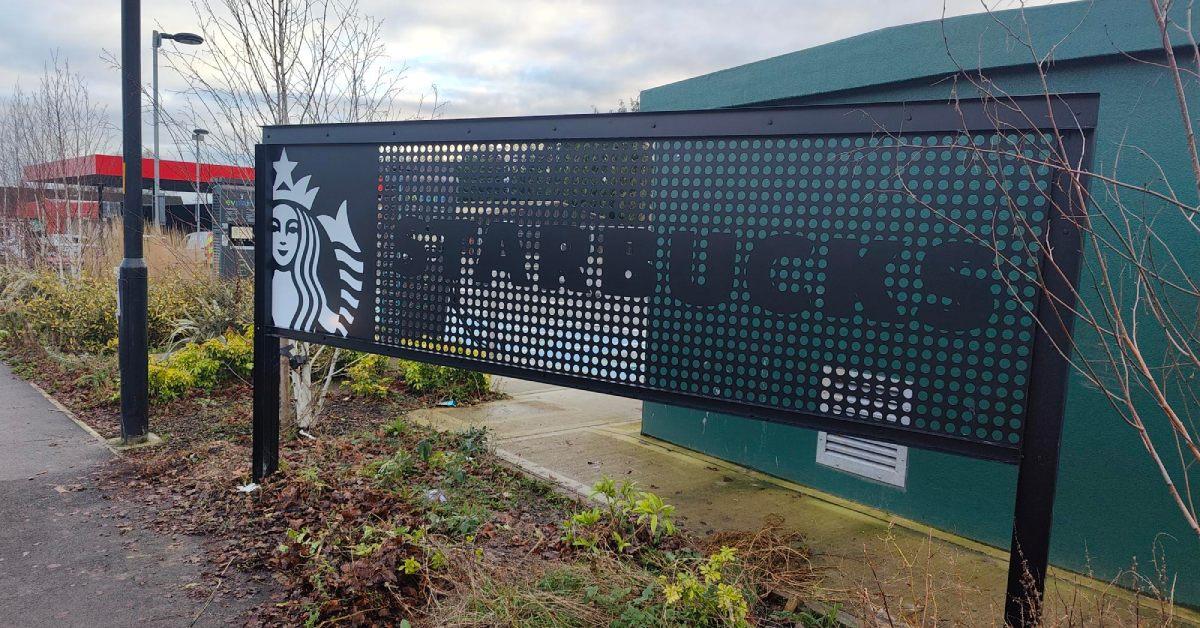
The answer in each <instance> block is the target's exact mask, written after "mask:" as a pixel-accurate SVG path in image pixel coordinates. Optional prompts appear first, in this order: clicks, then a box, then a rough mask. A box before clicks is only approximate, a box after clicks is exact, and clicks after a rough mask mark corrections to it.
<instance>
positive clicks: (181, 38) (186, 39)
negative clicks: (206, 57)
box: [151, 31, 204, 227]
mask: <svg viewBox="0 0 1200 628" xmlns="http://www.w3.org/2000/svg"><path fill="white" fill-rule="evenodd" d="M164 39H170V40H172V41H175V42H177V43H181V44H187V45H189V46H197V45H200V44H202V43H204V38H203V37H201V36H199V35H197V34H195V33H174V34H171V33H160V32H158V31H154V35H153V37H152V38H151V44H152V45H151V48H153V50H154V53H153V65H154V71H153V74H154V78H153V83H154V88H153V92H154V95H153V99H154V103H153V105H152V106H153V109H154V196H153V198H154V223H155V224H157V225H158V226H160V227H162V226H164V225H165V224H166V222H167V216H166V213H167V212H166V207H165V206H163V207H160V205H165V203H162V202H161V201H163V200H165V199H162V198H160V197H159V194H160V191H159V187H158V49H159V48H162V42H163V40H164Z"/></svg>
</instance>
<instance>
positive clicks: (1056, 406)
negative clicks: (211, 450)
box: [253, 94, 1099, 624]
mask: <svg viewBox="0 0 1200 628" xmlns="http://www.w3.org/2000/svg"><path fill="white" fill-rule="evenodd" d="M1098 106H1099V99H1098V97H1097V96H1095V95H1088V94H1071V95H1056V96H1052V97H1046V96H1032V97H1016V98H1010V99H1006V100H1004V101H997V100H962V101H956V102H951V103H948V102H901V103H879V104H862V105H837V106H800V107H795V106H790V107H763V108H739V109H724V110H704V111H686V112H665V113H630V114H591V115H568V116H533V117H514V118H483V119H461V120H431V121H430V120H427V121H406V122H379V123H360V124H328V125H297V126H274V127H266V128H265V129H264V131H263V143H262V144H260V145H258V146H257V147H256V152H255V168H256V176H255V187H256V190H255V198H256V212H257V214H256V216H257V219H256V221H255V227H254V228H255V242H256V252H255V367H254V460H253V475H254V477H255V478H256V479H262V478H265V477H267V476H269V475H271V474H272V473H274V472H275V470H276V469H277V466H278V438H279V436H278V432H279V420H278V417H279V407H280V376H281V358H280V341H281V340H282V339H292V340H299V341H308V342H315V343H320V344H326V345H331V346H335V347H341V348H345V349H352V350H356V351H363V352H368V353H377V354H383V355H388V356H392V357H399V358H404V359H410V360H416V361H422V362H428V363H434V364H439V365H444V366H452V367H460V368H467V369H474V370H487V371H488V372H491V373H494V374H498V375H506V376H512V377H517V378H524V379H531V380H535V381H540V382H544V383H549V384H554V385H561V386H566V387H571V388H577V389H585V390H591V391H594V392H600V393H605V394H613V395H619V396H625V397H632V398H635V399H640V400H643V401H652V402H660V403H667V404H672V405H680V406H686V407H692V408H697V409H701V410H707V411H716V412H723V413H729V414H735V415H740V416H746V417H748V418H753V419H760V420H767V421H774V422H780V423H785V424H789V425H794V426H797V427H804V428H810V429H821V430H827V431H832V432H836V433H844V434H850V435H855V436H862V437H867V438H874V439H879V440H883V441H888V442H892V443H896V444H900V445H908V446H914V447H919V448H925V449H932V450H937V451H943V452H948V453H953V454H957V455H964V456H968V457H972V458H980V459H989V460H996V461H1000V462H1005V463H1009V464H1017V465H1019V473H1018V482H1017V496H1016V504H1015V517H1014V531H1013V544H1012V554H1011V557H1012V558H1013V560H1010V571H1009V593H1008V601H1007V604H1006V620H1007V621H1008V622H1009V623H1012V624H1026V623H1030V622H1033V621H1036V614H1037V609H1036V600H1037V599H1038V597H1040V593H1041V591H1042V588H1043V586H1044V578H1045V572H1046V565H1047V562H1048V558H1049V533H1050V525H1051V521H1052V510H1053V503H1054V491H1055V486H1056V480H1057V469H1058V457H1059V456H1058V454H1059V443H1060V437H1061V431H1062V417H1063V409H1064V404H1065V395H1066V382H1067V376H1068V370H1069V361H1068V360H1067V359H1066V358H1065V357H1064V352H1069V351H1070V347H1071V346H1072V345H1071V341H1072V339H1071V327H1072V324H1073V316H1072V315H1071V311H1072V308H1073V307H1074V303H1075V295H1076V290H1077V289H1076V285H1077V282H1078V274H1079V266H1080V263H1081V257H1082V239H1081V234H1080V230H1079V227H1078V224H1077V220H1076V219H1074V218H1073V217H1075V216H1080V215H1082V214H1083V212H1084V211H1086V208H1085V207H1084V206H1083V205H1084V199H1083V198H1081V197H1079V195H1077V194H1075V193H1073V191H1076V190H1078V189H1079V188H1078V182H1075V181H1072V180H1071V177H1079V176H1081V175H1080V172H1086V171H1087V169H1088V166H1089V165H1090V155H1091V153H1092V151H1091V142H1092V135H1093V130H1094V128H1095V126H1096V121H1097V116H1098ZM997 131H1004V132H1008V131H1017V132H1022V131H1041V132H1053V133H1055V134H1056V139H1058V140H1060V141H1061V143H1062V144H1061V147H1060V148H1061V149H1062V150H1064V151H1065V153H1066V156H1067V158H1068V159H1069V160H1070V161H1071V163H1075V164H1078V167H1077V168H1075V169H1074V171H1073V172H1072V171H1067V170H1055V171H1054V172H1053V179H1052V184H1051V190H1050V196H1051V198H1050V202H1051V207H1052V208H1056V209H1052V210H1051V211H1050V212H1049V213H1050V217H1049V224H1048V226H1047V228H1046V230H1045V233H1044V236H1043V253H1042V261H1043V264H1044V262H1045V260H1046V257H1047V254H1046V253H1045V251H1047V250H1052V251H1054V258H1053V259H1054V266H1055V268H1056V271H1057V272H1045V273H1044V274H1043V277H1042V279H1043V281H1044V291H1043V293H1042V294H1041V296H1040V297H1039V300H1038V306H1037V310H1036V319H1037V324H1036V331H1035V332H1034V338H1033V345H1032V346H1033V353H1032V359H1031V366H1030V372H1029V388H1028V392H1027V394H1028V401H1027V413H1026V419H1025V425H1024V433H1023V437H1022V440H1021V443H1020V446H1019V448H1016V449H1005V448H1000V447H994V446H989V445H984V444H980V443H977V442H973V441H969V440H959V439H954V438H945V437H942V436H940V435H937V434H932V435H931V434H926V433H920V432H914V431H909V430H907V429H904V428H900V427H893V426H889V425H886V424H868V423H860V422H851V421H843V420H836V419H830V418H829V417H827V416H819V415H811V414H806V413H803V412H798V411H791V410H788V411H783V410H772V409H769V408H764V407H762V406H747V405H744V404H741V403H737V402H731V401H722V400H716V399H712V398H708V397H697V396H692V395H688V394H684V393H678V392H669V391H663V390H655V389H650V388H645V387H641V386H636V385H629V384H621V383H614V382H609V381H598V380H594V379H587V378H581V377H576V376H568V375H560V374H556V373H549V372H545V371H536V370H528V369H524V368H517V367H510V366H503V365H496V364H490V363H489V364H481V362H480V361H477V360H472V359H469V358H463V357H459V356H455V355H436V354H432V353H429V352H425V351H415V350H410V349H404V348H400V347H396V346H384V345H380V344H376V343H372V342H367V341H363V340H360V339H354V338H346V337H341V336H336V335H330V334H318V333H309V332H299V331H295V330H291V329H284V328H280V327H276V326H273V325H272V323H271V319H270V311H271V310H270V308H271V303H272V301H271V279H270V269H271V268H272V254H271V251H270V247H268V246H264V243H268V242H271V216H270V213H269V212H270V211H271V207H272V201H271V195H272V189H271V185H270V184H269V181H270V180H271V179H270V173H271V171H272V164H271V162H270V154H271V149H273V148H274V147H277V146H293V145H306V146H315V145H322V146H329V145H357V144H380V143H396V142H435V141H436V142H487V141H512V142H520V141H553V140H585V139H586V140H596V139H637V140H650V139H671V138H697V137H699V138H703V137H706V136H707V137H718V136H719V137H738V136H745V137H750V136H754V137H763V136H776V135H778V136H797V135H809V134H814V135H815V134H892V135H902V134H910V133H930V132H945V133H961V132H967V133H974V132H978V133H996V132H997ZM1017 558H1019V560H1017ZM1031 584H1032V585H1033V587H1034V589H1035V590H1034V591H1032V592H1031V591H1030V586H1029V585H1031Z"/></svg>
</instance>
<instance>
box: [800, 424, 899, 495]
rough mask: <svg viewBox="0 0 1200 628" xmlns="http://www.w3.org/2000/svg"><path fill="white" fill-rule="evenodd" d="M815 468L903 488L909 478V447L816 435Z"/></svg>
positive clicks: (855, 438)
mask: <svg viewBox="0 0 1200 628" xmlns="http://www.w3.org/2000/svg"><path fill="white" fill-rule="evenodd" d="M817 464H823V465H825V466H828V467H833V468H834V469H838V470H841V471H845V472H847V473H853V474H854V475H859V476H862V477H865V478H869V479H872V480H875V481H877V482H883V483H884V484H890V485H892V486H898V487H900V488H904V484H905V481H906V479H907V478H908V447H904V446H901V445H892V444H890V443H881V442H879V441H874V440H867V439H865V438H858V437H856V436H842V435H840V434H830V433H828V432H819V433H818V434H817Z"/></svg>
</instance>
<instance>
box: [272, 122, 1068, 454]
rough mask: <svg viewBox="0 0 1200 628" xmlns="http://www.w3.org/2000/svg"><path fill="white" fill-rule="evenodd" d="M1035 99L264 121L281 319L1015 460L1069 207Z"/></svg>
mask: <svg viewBox="0 0 1200 628" xmlns="http://www.w3.org/2000/svg"><path fill="white" fill-rule="evenodd" d="M1075 104H1077V103H1072V102H1071V101H1070V100H1069V99H1068V100H1065V101H1062V102H1061V103H1060V106H1061V109H1062V111H1060V112H1059V114H1060V115H1061V116H1062V118H1061V119H1062V120H1071V122H1072V124H1079V122H1078V121H1079V119H1080V118H1079V115H1078V114H1079V112H1078V111H1073V110H1072V108H1073V107H1074V108H1076V109H1078V108H1079V107H1075ZM1043 109H1044V111H1043V114H1044V115H1043V117H1042V118H1041V119H1036V118H1034V119H1031V118H1029V116H1028V115H1027V114H1028V112H1027V111H1026V112H1023V113H1022V115H1020V116H1016V115H1013V114H1012V113H1011V112H1007V111H1004V110H1003V108H994V109H989V108H988V107H987V106H986V105H983V104H978V105H971V106H968V107H967V108H965V109H964V108H963V107H962V106H959V107H957V108H956V107H952V106H950V105H944V104H928V103H925V104H915V105H913V104H910V105H883V106H870V107H866V108H863V107H844V108H840V107H835V108H778V109H762V110H741V111H733V110H731V111H721V112H690V113H678V114H641V115H634V114H623V115H616V116H563V117H550V118H516V119H486V120H463V121H454V120H451V121H444V122H443V121H434V122H408V123H394V124H391V123H389V124H379V125H337V126H324V127H279V128H272V129H268V130H267V131H266V133H265V136H264V137H265V143H266V146H264V147H263V149H262V151H261V152H260V176H263V177H265V181H269V182H270V187H269V189H267V188H266V186H261V187H260V189H263V190H264V191H263V192H262V193H263V194H266V195H268V198H265V199H262V200H261V202H260V207H264V208H268V209H269V211H270V216H269V217H263V219H265V222H266V224H267V225H270V228H269V231H270V232H269V233H267V234H266V236H267V237H268V241H269V242H271V255H272V270H271V273H272V275H271V281H270V303H271V321H270V323H271V326H272V327H273V328H274V329H275V330H276V331H277V332H278V333H279V334H280V335H283V336H288V337H295V338H305V339H312V340H318V341H322V342H329V343H331V344H340V345H343V346H349V347H353V348H359V349H365V350H369V351H374V352H381V353H388V354H393V355H400V356H405V357H410V358H416V359H422V360H427V361H433V362H439V363H445V364H454V365H459V366H467V367H469V368H475V369H478V370H483V371H490V372H500V373H506V374H512V375H517V376H520V377H525V378H529V379H540V380H544V381H550V382H554V383H561V384H567V385H571V386H575V387H581V388H589V389H595V390H602V391H607V392H614V393H617V394H625V395H630V396H635V397H639V398H643V399H652V400H660V401H668V402H672V403H682V404H685V405H691V406H696V407H704V408H710V409H714V410H721V411H727V412H735V413H740V414H744V415H749V416H754V417H759V418H765V419H769V420H776V421H785V422H791V423H796V424H800V425H807V426H815V427H824V428H828V429H831V430H833V431H838V432H843V433H852V434H860V435H865V436H883V437H887V438H889V439H890V440H893V441H896V442H902V443H906V444H914V445H918V446H926V447H933V448H939V449H947V450H953V451H961V452H967V453H972V454H974V455H978V456H983V457H992V458H998V459H1008V460H1013V459H1015V457H1016V452H1017V451H1019V449H1020V448H1021V445H1022V435H1023V432H1024V427H1025V422H1026V421H1027V417H1028V414H1029V395H1030V390H1029V387H1030V381H1031V377H1032V376H1033V371H1034V363H1035V361H1036V360H1037V358H1038V356H1037V355H1035V337H1036V336H1037V335H1038V332H1039V324H1038V317H1039V314H1038V312H1039V307H1040V305H1041V304H1042V300H1043V299H1042V290H1041V289H1040V288H1039V286H1040V285H1042V283H1043V281H1042V278H1043V270H1044V269H1043V268H1041V263H1042V256H1043V248H1044V247H1045V246H1046V243H1047V238H1048V236H1049V235H1050V230H1051V229H1052V228H1053V224H1057V223H1056V220H1058V219H1057V218H1056V216H1055V215H1056V214H1061V208H1065V207H1067V206H1068V205H1070V199H1069V198H1066V197H1065V196H1062V190H1061V189H1060V188H1061V186H1059V185H1057V184H1056V177H1058V176H1060V175H1061V173H1060V172H1059V171H1057V170H1054V169H1051V168H1050V167H1049V166H1048V165H1046V164H1047V162H1049V161H1051V160H1050V159H1049V155H1050V153H1051V151H1059V150H1060V149H1061V147H1060V146H1058V145H1057V144H1056V142H1057V139H1056V136H1055V135H1053V134H1051V133H1048V132H1047V129H1048V128H1049V125H1050V122H1049V121H1050V120H1052V119H1053V118H1054V113H1055V112H1054V111H1053V110H1051V109H1050V108H1043ZM1082 133H1083V130H1080V131H1079V135H1080V137H1082ZM1068 135H1070V134H1069V133H1068ZM1061 136H1062V134H1061V133H1060V134H1059V136H1057V137H1061ZM1079 147H1082V143H1079V144H1078V147H1077V148H1079ZM1073 150H1074V149H1073ZM268 167H269V170H266V168H268ZM262 180H264V179H260V181H262ZM1055 207H1057V208H1060V209H1059V210H1058V211H1051V209H1052V208H1055ZM1060 324H1061V322H1060Z"/></svg>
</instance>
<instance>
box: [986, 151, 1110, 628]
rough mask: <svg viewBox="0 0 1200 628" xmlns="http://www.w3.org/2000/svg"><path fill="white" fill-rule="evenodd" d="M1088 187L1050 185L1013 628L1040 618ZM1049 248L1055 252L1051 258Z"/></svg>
mask: <svg viewBox="0 0 1200 628" xmlns="http://www.w3.org/2000/svg"><path fill="white" fill-rule="evenodd" d="M1085 141H1090V138H1084V137H1083V136H1079V137H1069V138H1065V139H1064V140H1063V143H1064V144H1065V146H1066V150H1067V154H1068V155H1077V154H1085V153H1084V151H1083V144H1084V142H1085ZM1086 154H1091V151H1090V150H1089V151H1087V152H1086ZM1083 185H1084V183H1083V182H1081V181H1078V180H1072V179H1071V175H1069V174H1068V173H1066V172H1060V173H1059V174H1058V175H1057V176H1055V180H1054V185H1053V188H1052V190H1051V207H1052V209H1051V210H1050V211H1051V218H1050V223H1049V227H1048V229H1047V233H1046V237H1045V242H1043V258H1042V263H1041V268H1042V282H1043V286H1042V288H1043V294H1042V295H1041V298H1040V300H1039V302H1038V308H1037V331H1036V332H1035V335H1034V338H1033V355H1034V356H1038V358H1037V359H1035V360H1033V364H1032V366H1031V368H1030V372H1029V389H1028V400H1029V404H1028V409H1027V414H1026V415H1025V416H1026V418H1025V433H1024V435H1023V436H1022V441H1023V446H1022V453H1021V463H1020V467H1019V468H1018V470H1017V498H1016V505H1015V507H1014V512H1013V536H1012V547H1011V549H1010V552H1009V556H1008V590H1007V592H1006V594H1005V600H1004V621H1005V623H1006V624H1008V625H1010V626H1035V625H1038V624H1039V623H1040V622H1041V618H1042V600H1043V597H1044V596H1043V592H1044V591H1045V588H1046V568H1047V566H1048V565H1049V562H1050V533H1051V528H1052V526H1053V522H1054V494H1055V490H1056V488H1057V485H1058V456H1059V445H1060V443H1061V441H1062V426H1063V412H1064V410H1065V406H1066V397H1067V377H1068V374H1069V371H1070V362H1069V360H1068V359H1067V356H1068V355H1070V353H1071V350H1072V346H1073V345H1072V339H1071V326H1072V324H1073V323H1074V316H1073V308H1074V306H1075V297H1076V292H1075V289H1074V288H1073V286H1074V285H1076V282H1077V280H1078V277H1079V266H1080V260H1081V258H1082V256H1083V250H1082V248H1083V247H1082V237H1081V234H1080V230H1079V216H1080V215H1081V214H1083V212H1084V211H1085V208H1086V205H1087V204H1086V203H1085V202H1084V199H1083V198H1082V192H1081V188H1082V186H1083ZM1047 251H1053V256H1050V255H1049V254H1048V253H1046V252H1047Z"/></svg>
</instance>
